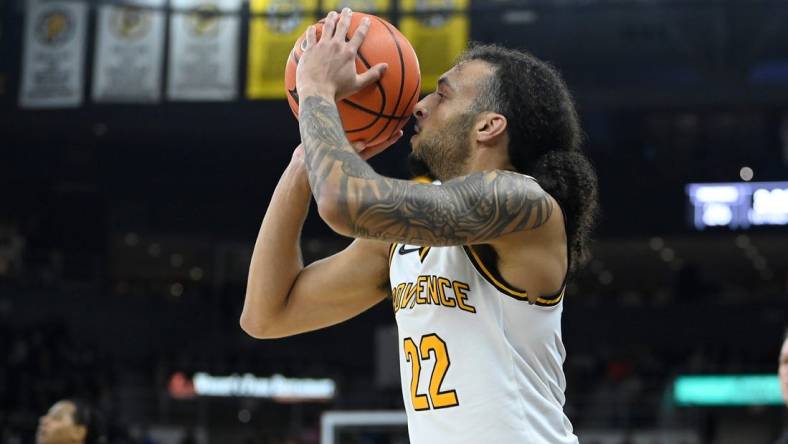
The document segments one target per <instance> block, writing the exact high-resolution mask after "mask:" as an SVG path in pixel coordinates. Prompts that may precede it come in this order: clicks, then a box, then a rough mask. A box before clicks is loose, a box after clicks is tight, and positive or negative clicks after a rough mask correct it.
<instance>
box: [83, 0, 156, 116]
mask: <svg viewBox="0 0 788 444" xmlns="http://www.w3.org/2000/svg"><path fill="white" fill-rule="evenodd" d="M164 6H165V0H136V1H135V2H134V4H133V5H125V6H111V5H103V6H100V7H99V11H98V24H97V32H96V57H95V62H94V64H93V100H94V101H96V102H147V103H151V102H158V101H159V99H160V96H161V93H160V91H161V75H162V72H161V68H162V56H163V55H164V11H163V7H164Z"/></svg>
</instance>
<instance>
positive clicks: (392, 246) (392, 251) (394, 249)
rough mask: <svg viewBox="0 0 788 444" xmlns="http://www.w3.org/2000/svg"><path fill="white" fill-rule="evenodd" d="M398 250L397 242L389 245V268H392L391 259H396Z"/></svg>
mask: <svg viewBox="0 0 788 444" xmlns="http://www.w3.org/2000/svg"><path fill="white" fill-rule="evenodd" d="M396 250H397V244H396V243H394V244H391V247H389V268H391V261H393V260H394V251H396Z"/></svg>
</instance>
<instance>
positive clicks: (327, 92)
mask: <svg viewBox="0 0 788 444" xmlns="http://www.w3.org/2000/svg"><path fill="white" fill-rule="evenodd" d="M336 96H337V92H336V90H335V89H333V88H331V87H329V86H308V87H303V88H298V100H299V102H300V103H304V101H305V100H306V98H307V97H322V98H324V99H326V100H330V101H332V102H333V101H334V100H335V98H336Z"/></svg>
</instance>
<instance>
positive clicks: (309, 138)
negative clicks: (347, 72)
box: [299, 96, 553, 246]
mask: <svg viewBox="0 0 788 444" xmlns="http://www.w3.org/2000/svg"><path fill="white" fill-rule="evenodd" d="M300 106H301V114H300V116H299V122H300V129H301V140H302V142H303V143H304V150H305V158H304V159H305V162H306V168H307V171H308V172H309V183H310V186H311V187H312V193H313V194H314V196H315V199H316V200H318V202H320V201H321V199H320V197H321V196H323V195H324V193H326V192H327V190H331V193H327V194H326V195H330V196H336V199H335V202H331V203H330V204H331V205H336V206H337V207H336V210H337V211H336V212H335V213H336V214H337V219H338V220H337V221H334V222H335V223H336V225H339V226H341V227H342V228H343V229H342V230H341V231H342V232H341V234H346V235H349V236H353V237H361V238H372V239H381V240H388V241H398V242H404V243H408V244H413V245H436V246H437V245H462V244H472V243H482V242H484V241H488V240H492V239H496V238H498V237H500V236H502V235H504V234H508V233H512V232H515V231H521V230H527V229H532V228H536V227H539V226H541V225H542V224H544V223H545V222H547V220H548V219H549V218H550V216H551V214H552V212H553V204H552V201H551V199H550V198H549V196H548V194H547V193H546V192H545V191H544V190H542V188H541V187H539V185H538V184H537V183H536V182H535V181H534V180H533V179H531V178H529V177H527V176H524V175H522V174H518V173H514V172H511V171H503V170H495V171H487V172H480V173H473V174H470V175H467V176H463V177H459V178H456V179H452V180H450V181H448V182H446V183H444V184H443V185H439V186H436V185H431V184H417V183H412V182H408V181H403V180H398V179H392V178H388V177H383V176H381V175H379V174H377V173H375V171H374V170H373V169H372V168H371V167H370V166H369V165H368V164H367V163H366V162H365V161H364V160H362V159H361V157H360V156H359V155H358V154H357V153H356V152H355V150H354V149H353V147H352V146H351V145H350V143H349V142H348V140H347V138H346V137H345V133H344V130H343V129H342V122H341V120H340V119H339V113H338V112H337V109H336V105H335V104H334V103H333V102H331V101H329V100H328V99H326V98H323V97H319V96H309V97H305V98H303V100H302V101H301V104H300ZM335 229H336V228H335Z"/></svg>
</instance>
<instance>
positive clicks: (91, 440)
mask: <svg viewBox="0 0 788 444" xmlns="http://www.w3.org/2000/svg"><path fill="white" fill-rule="evenodd" d="M68 401H70V402H71V403H72V404H74V423H75V424H79V425H81V426H84V427H85V429H87V434H86V435H85V444H106V443H107V436H106V424H105V422H104V416H103V415H102V414H101V412H100V411H98V410H97V409H96V408H94V407H93V406H92V405H91V404H90V403H88V402H87V401H85V400H84V399H79V398H75V399H69V400H68Z"/></svg>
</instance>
